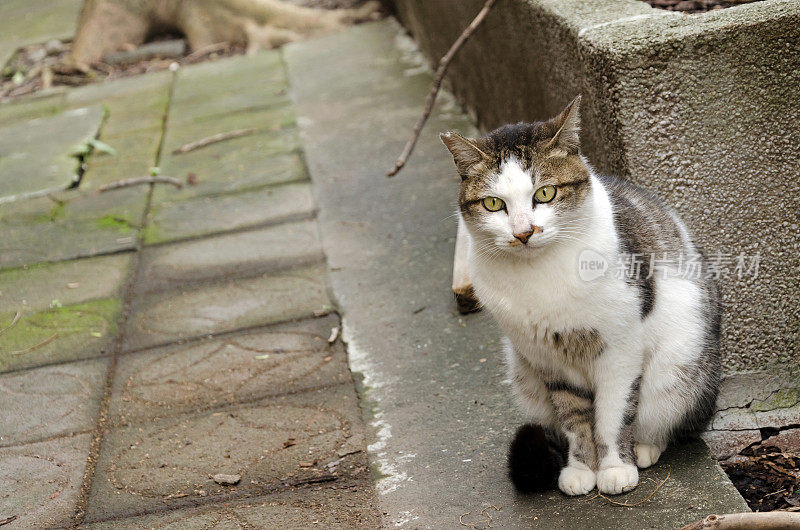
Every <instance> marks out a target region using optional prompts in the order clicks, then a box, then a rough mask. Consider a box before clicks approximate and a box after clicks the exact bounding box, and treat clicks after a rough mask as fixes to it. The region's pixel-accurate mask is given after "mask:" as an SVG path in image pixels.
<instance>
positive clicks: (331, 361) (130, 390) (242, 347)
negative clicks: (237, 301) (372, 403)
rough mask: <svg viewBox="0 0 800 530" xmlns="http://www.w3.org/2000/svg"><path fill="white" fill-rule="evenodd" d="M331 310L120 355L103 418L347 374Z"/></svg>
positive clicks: (292, 388) (135, 417) (198, 405)
mask: <svg viewBox="0 0 800 530" xmlns="http://www.w3.org/2000/svg"><path fill="white" fill-rule="evenodd" d="M338 325H339V321H338V318H337V317H336V316H327V317H323V318H318V319H312V320H306V321H302V322H300V323H292V324H284V325H278V326H274V327H270V328H268V329H265V330H263V331H249V332H247V333H240V334H235V335H225V336H223V337H220V338H215V339H206V340H200V341H197V342H190V343H187V344H180V345H175V346H167V347H163V348H157V349H154V350H145V351H143V352H138V353H130V354H127V355H124V356H122V357H121V358H120V359H119V361H118V365H117V375H116V379H115V381H114V388H113V394H112V398H111V404H110V409H109V418H110V419H111V421H112V422H113V423H115V424H125V423H131V422H133V423H136V422H142V421H145V420H148V421H149V419H151V418H158V417H163V416H166V415H174V414H177V413H184V412H194V411H197V410H203V409H208V408H212V407H219V406H222V405H226V404H227V405H229V404H232V403H236V402H242V401H251V400H255V399H261V398H265V397H269V396H275V395H279V394H288V393H294V392H299V391H305V390H310V389H313V388H321V387H325V386H331V385H336V384H341V383H346V382H349V381H350V373H349V371H348V368H347V358H346V355H345V352H344V348H343V347H342V346H341V343H336V344H333V345H330V344H328V337H329V336H330V334H331V329H333V328H334V327H335V326H338Z"/></svg>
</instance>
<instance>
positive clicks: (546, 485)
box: [508, 424, 565, 493]
mask: <svg viewBox="0 0 800 530" xmlns="http://www.w3.org/2000/svg"><path fill="white" fill-rule="evenodd" d="M564 452H565V448H564V447H561V446H560V444H559V443H558V442H557V441H556V439H555V436H552V435H548V433H547V431H546V430H545V429H544V428H543V427H541V426H540V425H533V424H526V425H523V426H522V427H520V428H519V429H518V430H517V434H516V435H514V439H513V440H512V441H511V446H510V447H509V450H508V476H509V477H510V478H511V482H512V483H513V484H514V488H516V490H517V491H518V492H519V493H535V492H541V491H547V490H551V489H553V488H555V487H556V485H557V481H558V474H559V472H560V471H561V468H562V467H564V462H565V456H564Z"/></svg>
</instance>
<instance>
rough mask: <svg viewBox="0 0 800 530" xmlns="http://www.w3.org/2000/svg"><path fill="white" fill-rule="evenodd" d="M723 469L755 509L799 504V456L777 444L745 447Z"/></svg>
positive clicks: (781, 507) (761, 510)
mask: <svg viewBox="0 0 800 530" xmlns="http://www.w3.org/2000/svg"><path fill="white" fill-rule="evenodd" d="M735 460H736V461H735V462H733V463H727V464H723V468H724V469H725V472H726V473H727V474H728V476H729V477H730V478H731V480H732V481H733V483H734V485H735V486H736V488H737V489H738V490H739V493H741V494H742V496H743V497H744V498H745V500H746V501H747V504H748V505H749V506H750V508H751V509H752V510H753V511H755V512H767V511H772V510H784V509H792V508H798V507H800V455H799V454H796V453H788V452H784V451H781V449H780V448H779V447H774V446H759V447H756V448H748V449H745V450H744V451H742V454H741V455H740V456H739V457H737V458H736V459H735Z"/></svg>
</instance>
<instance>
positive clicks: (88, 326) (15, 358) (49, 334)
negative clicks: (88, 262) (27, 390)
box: [0, 299, 122, 371]
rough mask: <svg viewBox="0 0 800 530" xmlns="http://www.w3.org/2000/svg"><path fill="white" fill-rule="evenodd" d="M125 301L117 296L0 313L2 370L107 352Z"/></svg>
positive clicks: (0, 367)
mask: <svg viewBox="0 0 800 530" xmlns="http://www.w3.org/2000/svg"><path fill="white" fill-rule="evenodd" d="M121 307H122V304H121V302H120V301H119V300H117V299H111V300H99V301H96V302H89V303H85V304H77V305H69V306H63V307H53V308H51V309H48V310H47V311H40V312H38V313H30V314H22V315H20V317H19V319H18V320H17V322H16V323H15V324H13V326H12V323H13V322H14V317H15V313H4V314H1V315H0V329H3V330H5V331H4V332H3V333H2V334H1V335H0V371H7V370H10V369H13V368H22V367H30V366H38V365H42V364H49V363H53V362H58V361H66V360H72V359H84V358H88V357H95V356H97V355H102V354H104V353H107V352H108V351H109V350H110V348H111V344H112V343H113V340H114V338H115V337H116V335H117V329H118V326H117V323H118V321H119V317H120V314H121Z"/></svg>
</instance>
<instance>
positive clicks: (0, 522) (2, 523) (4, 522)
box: [0, 515, 18, 526]
mask: <svg viewBox="0 0 800 530" xmlns="http://www.w3.org/2000/svg"><path fill="white" fill-rule="evenodd" d="M17 517H18V516H16V515H12V516H11V517H6V518H5V519H0V526H5V525H7V524H9V523H13V522H14V521H16V520H17Z"/></svg>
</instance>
